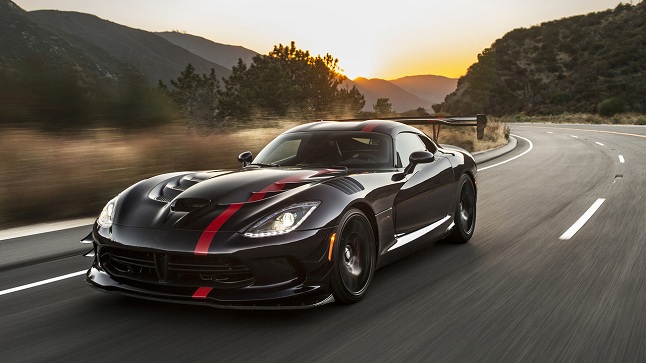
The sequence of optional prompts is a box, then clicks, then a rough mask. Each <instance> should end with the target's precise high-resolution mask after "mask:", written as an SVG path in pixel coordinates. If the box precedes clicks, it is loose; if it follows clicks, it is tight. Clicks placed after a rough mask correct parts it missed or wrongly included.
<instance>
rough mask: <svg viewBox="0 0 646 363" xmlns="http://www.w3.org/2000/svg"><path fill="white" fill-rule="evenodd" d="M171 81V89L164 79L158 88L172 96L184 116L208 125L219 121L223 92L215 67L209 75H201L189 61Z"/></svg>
mask: <svg viewBox="0 0 646 363" xmlns="http://www.w3.org/2000/svg"><path fill="white" fill-rule="evenodd" d="M170 83H171V85H172V89H170V90H169V89H168V87H167V86H166V85H165V84H164V83H163V82H162V81H159V84H158V86H157V88H158V89H159V90H161V91H163V92H165V93H166V94H167V95H169V96H170V98H171V99H172V100H173V101H174V102H175V104H176V105H177V107H178V108H179V109H180V111H181V112H182V114H183V116H184V117H186V118H188V119H190V120H192V121H193V122H198V123H206V124H208V125H214V124H216V123H218V120H219V119H218V117H219V109H220V107H219V105H220V100H219V98H220V95H221V93H222V92H221V90H220V82H219V81H218V79H217V75H216V74H215V70H214V69H213V68H211V72H210V73H209V75H206V74H202V75H199V74H197V73H196V72H195V68H194V67H193V66H192V65H191V64H190V63H189V64H188V65H187V66H186V69H184V71H182V73H180V76H179V77H178V78H177V79H176V80H171V81H170Z"/></svg>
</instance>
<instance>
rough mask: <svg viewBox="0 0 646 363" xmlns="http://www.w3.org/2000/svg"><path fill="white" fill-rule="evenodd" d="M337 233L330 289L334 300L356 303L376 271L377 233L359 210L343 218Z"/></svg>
mask: <svg viewBox="0 0 646 363" xmlns="http://www.w3.org/2000/svg"><path fill="white" fill-rule="evenodd" d="M336 236H337V237H336V238H337V243H336V245H335V246H334V248H335V251H334V255H333V256H334V259H333V263H334V267H333V268H332V276H331V281H330V289H331V291H332V294H333V295H334V300H335V301H337V302H339V303H341V304H353V303H355V302H357V301H359V300H360V299H361V298H362V297H363V295H365V293H366V291H367V290H368V286H369V285H370V282H371V281H372V277H373V275H374V272H375V261H376V257H375V256H376V254H375V236H374V234H373V231H372V226H371V225H370V221H368V218H366V215H365V214H363V212H362V211H360V210H358V209H350V210H349V211H347V212H346V213H345V214H344V215H343V217H341V222H340V223H339V226H338V227H337V231H336Z"/></svg>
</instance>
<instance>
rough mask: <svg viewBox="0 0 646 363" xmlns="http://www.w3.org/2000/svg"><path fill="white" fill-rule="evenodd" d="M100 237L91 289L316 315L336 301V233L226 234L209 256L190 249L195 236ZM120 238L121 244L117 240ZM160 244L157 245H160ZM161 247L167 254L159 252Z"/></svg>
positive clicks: (139, 232) (123, 232)
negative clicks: (332, 284) (332, 279)
mask: <svg viewBox="0 0 646 363" xmlns="http://www.w3.org/2000/svg"><path fill="white" fill-rule="evenodd" d="M118 231H119V233H111V234H109V235H107V234H106V233H105V231H100V230H97V228H95V229H94V232H93V234H92V240H93V244H94V262H93V264H92V267H91V268H90V270H89V271H88V272H87V277H86V281H87V282H88V284H90V285H91V286H92V287H94V288H97V289H99V290H102V291H105V292H117V293H122V294H126V295H130V296H135V297H141V298H147V299H153V300H161V301H170V302H179V303H188V304H202V305H210V306H215V307H222V308H241V309H280V308H308V307H315V306H319V305H323V304H326V303H329V302H332V301H334V299H333V297H332V296H331V294H330V292H329V288H328V280H329V276H330V272H331V270H332V266H333V265H332V262H330V261H329V260H328V250H329V248H330V245H329V238H330V235H331V234H332V233H333V232H334V228H325V229H320V230H315V231H294V232H291V233H289V234H286V235H283V236H276V237H266V238H248V237H244V236H242V235H241V234H239V233H222V234H221V235H220V236H218V237H216V239H214V241H213V243H212V247H211V248H210V249H209V253H208V254H207V255H204V256H197V255H195V254H194V252H193V251H192V250H191V249H190V248H187V246H191V243H190V242H186V241H195V240H196V239H195V238H194V237H195V236H194V235H193V234H192V233H191V232H190V231H163V234H164V235H170V237H169V238H170V239H175V240H176V241H178V242H177V243H175V244H170V243H169V242H164V241H159V238H158V237H159V235H160V231H159V230H153V229H138V228H133V227H118ZM114 237H119V239H117V238H114ZM156 239H157V240H156ZM155 246H161V247H163V249H160V248H155Z"/></svg>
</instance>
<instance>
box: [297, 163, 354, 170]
mask: <svg viewBox="0 0 646 363" xmlns="http://www.w3.org/2000/svg"><path fill="white" fill-rule="evenodd" d="M295 166H300V167H306V168H329V169H340V170H348V167H347V166H345V165H330V164H324V163H299V164H296V165H295Z"/></svg>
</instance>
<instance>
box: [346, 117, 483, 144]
mask: <svg viewBox="0 0 646 363" xmlns="http://www.w3.org/2000/svg"><path fill="white" fill-rule="evenodd" d="M375 119H376V120H388V121H397V122H401V123H403V124H406V125H432V126H433V141H435V142H437V139H438V137H439V136H440V128H441V127H442V125H445V126H476V127H477V129H476V130H477V137H478V140H482V138H483V137H484V129H485V126H487V115H483V114H478V115H475V116H433V117H430V116H429V117H380V118H375ZM365 120H368V119H348V120H338V121H365Z"/></svg>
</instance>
